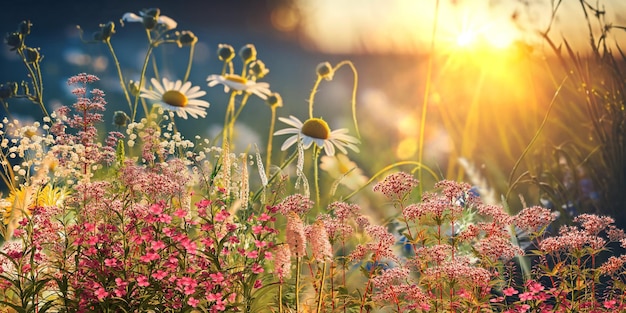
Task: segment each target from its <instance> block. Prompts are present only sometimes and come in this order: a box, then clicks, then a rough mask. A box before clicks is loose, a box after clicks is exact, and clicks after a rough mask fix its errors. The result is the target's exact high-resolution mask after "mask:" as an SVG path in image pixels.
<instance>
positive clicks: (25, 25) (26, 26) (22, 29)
mask: <svg viewBox="0 0 626 313" xmlns="http://www.w3.org/2000/svg"><path fill="white" fill-rule="evenodd" d="M31 26H33V24H31V22H30V21H28V20H26V21H22V22H21V23H20V25H19V26H18V27H17V31H18V33H20V34H22V35H28V34H30V27H31Z"/></svg>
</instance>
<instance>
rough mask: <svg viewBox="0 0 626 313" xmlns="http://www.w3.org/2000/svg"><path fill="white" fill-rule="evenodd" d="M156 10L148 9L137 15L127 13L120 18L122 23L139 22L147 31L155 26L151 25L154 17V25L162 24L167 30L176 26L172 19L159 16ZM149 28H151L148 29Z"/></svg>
mask: <svg viewBox="0 0 626 313" xmlns="http://www.w3.org/2000/svg"><path fill="white" fill-rule="evenodd" d="M157 10H158V9H149V10H145V11H140V12H139V15H137V14H135V13H132V12H127V13H124V15H123V16H122V21H124V22H141V23H144V25H146V27H148V29H152V28H153V27H154V26H155V25H153V24H152V20H153V19H154V18H155V17H156V23H157V24H162V25H164V26H165V28H167V29H174V28H176V26H177V25H178V23H176V21H175V20H173V19H172V18H170V17H168V16H165V15H160V14H159V13H160V12H159V11H157ZM150 26H151V27H150Z"/></svg>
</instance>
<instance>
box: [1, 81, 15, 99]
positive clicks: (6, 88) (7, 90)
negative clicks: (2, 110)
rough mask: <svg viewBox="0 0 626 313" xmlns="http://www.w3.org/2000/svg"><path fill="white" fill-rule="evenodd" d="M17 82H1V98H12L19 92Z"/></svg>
mask: <svg viewBox="0 0 626 313" xmlns="http://www.w3.org/2000/svg"><path fill="white" fill-rule="evenodd" d="M17 87H18V86H17V83H15V82H10V83H6V85H5V84H0V99H1V100H5V99H8V98H11V97H13V96H15V95H16V94H17Z"/></svg>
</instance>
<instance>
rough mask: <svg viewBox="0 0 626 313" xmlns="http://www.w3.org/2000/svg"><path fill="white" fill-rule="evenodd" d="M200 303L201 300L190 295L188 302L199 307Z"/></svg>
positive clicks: (193, 306)
mask: <svg viewBox="0 0 626 313" xmlns="http://www.w3.org/2000/svg"><path fill="white" fill-rule="evenodd" d="M198 303H200V300H198V299H196V298H194V297H189V299H188V300H187V304H189V305H190V306H191V307H192V308H195V307H197V306H198Z"/></svg>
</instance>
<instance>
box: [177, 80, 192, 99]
mask: <svg viewBox="0 0 626 313" xmlns="http://www.w3.org/2000/svg"><path fill="white" fill-rule="evenodd" d="M189 88H191V82H190V81H187V82H185V83H184V84H183V85H182V86H180V89H178V91H180V92H182V93H184V94H186V95H187V96H189V94H190V93H189V92H188V91H189Z"/></svg>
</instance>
